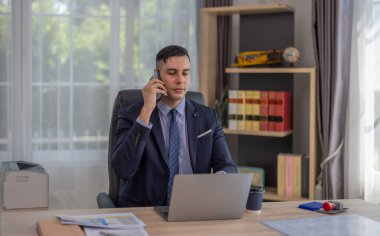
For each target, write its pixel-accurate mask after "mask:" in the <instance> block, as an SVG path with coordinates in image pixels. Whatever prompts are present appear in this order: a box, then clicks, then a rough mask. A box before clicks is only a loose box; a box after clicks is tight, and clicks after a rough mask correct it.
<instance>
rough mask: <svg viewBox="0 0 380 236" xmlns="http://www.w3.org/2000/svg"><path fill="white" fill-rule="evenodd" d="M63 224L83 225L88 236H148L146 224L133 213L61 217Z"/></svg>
mask: <svg viewBox="0 0 380 236" xmlns="http://www.w3.org/2000/svg"><path fill="white" fill-rule="evenodd" d="M58 218H59V219H60V220H61V223H62V224H71V225H81V226H84V230H85V233H86V235H87V236H95V235H100V236H117V235H131V236H132V235H136V236H140V235H141V236H147V235H148V233H147V232H146V231H145V229H144V227H145V224H144V223H143V222H142V221H141V220H139V219H138V218H137V217H136V216H135V215H134V214H133V213H130V212H128V213H112V214H98V215H79V216H76V215H59V216H58Z"/></svg>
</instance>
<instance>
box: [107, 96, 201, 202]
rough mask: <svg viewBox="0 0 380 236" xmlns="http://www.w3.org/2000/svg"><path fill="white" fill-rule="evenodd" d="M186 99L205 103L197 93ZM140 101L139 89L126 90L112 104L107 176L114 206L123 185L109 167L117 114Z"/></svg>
mask: <svg viewBox="0 0 380 236" xmlns="http://www.w3.org/2000/svg"><path fill="white" fill-rule="evenodd" d="M186 98H189V99H191V100H192V101H194V102H196V103H199V104H202V105H203V104H204V103H205V101H204V97H203V95H202V94H201V93H199V92H193V91H188V92H187V93H186ZM140 99H141V100H142V99H143V96H142V93H141V89H126V90H121V91H119V93H118V94H117V96H116V98H115V102H114V104H113V109H112V117H111V125H110V132H109V140H108V174H109V191H108V195H109V196H110V198H111V199H112V201H113V202H114V203H115V204H117V202H118V195H119V189H120V188H121V187H122V186H123V184H124V182H123V180H122V179H119V177H117V176H116V174H115V172H114V171H113V168H112V166H111V159H112V154H113V152H114V146H115V133H116V128H117V114H118V112H119V109H120V108H122V107H125V106H128V105H131V104H133V103H135V102H136V101H138V100H140Z"/></svg>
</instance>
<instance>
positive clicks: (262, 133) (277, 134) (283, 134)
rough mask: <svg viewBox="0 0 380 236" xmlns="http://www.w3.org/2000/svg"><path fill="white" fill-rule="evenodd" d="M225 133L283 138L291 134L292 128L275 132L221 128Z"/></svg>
mask: <svg viewBox="0 0 380 236" xmlns="http://www.w3.org/2000/svg"><path fill="white" fill-rule="evenodd" d="M223 131H224V133H225V134H239V135H254V136H265V137H278V138H283V137H286V136H288V135H290V134H292V132H293V131H292V130H288V131H284V132H275V131H250V130H236V129H228V128H224V129H223Z"/></svg>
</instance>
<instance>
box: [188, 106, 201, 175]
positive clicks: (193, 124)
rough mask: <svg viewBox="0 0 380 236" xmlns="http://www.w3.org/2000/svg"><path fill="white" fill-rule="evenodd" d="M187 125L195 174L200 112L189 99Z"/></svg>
mask: <svg viewBox="0 0 380 236" xmlns="http://www.w3.org/2000/svg"><path fill="white" fill-rule="evenodd" d="M185 110H186V124H187V133H188V139H189V140H188V144H189V154H190V159H191V167H192V168H193V172H195V167H196V164H197V163H196V160H197V156H196V150H197V143H198V136H197V134H198V120H199V118H198V115H199V114H198V111H197V109H196V108H195V107H194V105H193V104H192V103H191V102H190V100H189V99H186V107H185Z"/></svg>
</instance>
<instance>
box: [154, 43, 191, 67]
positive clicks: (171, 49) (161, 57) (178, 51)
mask: <svg viewBox="0 0 380 236" xmlns="http://www.w3.org/2000/svg"><path fill="white" fill-rule="evenodd" d="M176 56H187V58H189V61H190V56H189V53H188V52H187V50H186V48H184V47H181V46H178V45H170V46H166V47H164V48H163V49H161V50H160V51H159V52H158V53H157V55H156V64H157V63H158V62H160V61H163V62H164V63H165V62H166V60H167V59H168V58H170V57H176Z"/></svg>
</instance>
